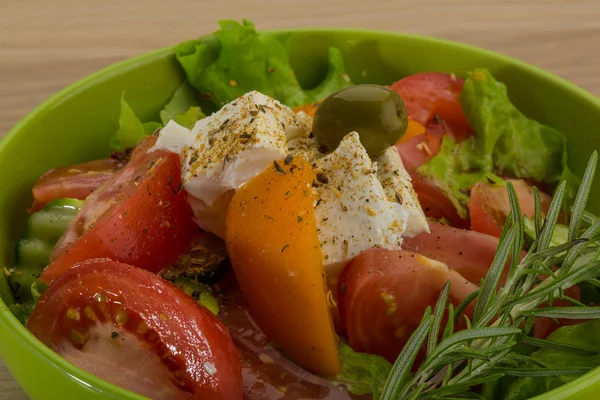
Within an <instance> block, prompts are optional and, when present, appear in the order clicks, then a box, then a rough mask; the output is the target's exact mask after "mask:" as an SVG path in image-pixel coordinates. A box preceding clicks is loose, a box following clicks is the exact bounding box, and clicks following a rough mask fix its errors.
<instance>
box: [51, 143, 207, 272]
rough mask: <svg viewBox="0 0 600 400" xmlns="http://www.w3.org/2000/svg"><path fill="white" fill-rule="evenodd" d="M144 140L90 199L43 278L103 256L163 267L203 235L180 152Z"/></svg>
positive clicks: (154, 268)
mask: <svg viewBox="0 0 600 400" xmlns="http://www.w3.org/2000/svg"><path fill="white" fill-rule="evenodd" d="M152 139H155V138H152ZM152 142H153V141H152ZM141 146H142V147H141V148H140V149H136V151H134V153H133V155H132V158H131V161H130V162H129V163H128V164H127V165H126V166H125V167H123V168H122V169H121V170H120V171H119V172H118V173H116V174H115V175H114V176H113V177H112V178H111V179H110V180H109V181H107V182H105V184H103V185H102V187H100V188H98V189H97V190H96V191H95V192H94V193H93V195H92V196H90V198H88V200H87V201H86V202H85V203H84V206H83V208H82V209H81V211H80V212H79V213H78V214H77V217H76V218H75V220H74V221H73V222H72V223H71V225H70V227H69V229H68V230H67V232H65V234H64V235H63V237H62V238H61V240H60V241H59V243H58V244H57V247H56V249H55V252H54V254H53V257H52V263H51V264H50V266H48V267H47V268H46V269H45V270H44V272H43V273H42V275H41V277H40V279H41V280H42V281H43V282H45V283H50V282H51V281H52V280H53V279H55V278H56V277H58V276H60V275H61V274H63V273H65V272H66V271H67V270H68V269H69V268H70V267H71V266H72V265H74V264H75V263H77V262H80V261H83V260H86V259H90V258H101V257H107V258H111V259H114V260H116V261H119V262H124V263H127V264H130V265H135V266H136V267H140V268H143V269H147V270H149V271H151V272H159V271H161V270H162V269H163V268H164V267H166V266H168V265H171V264H172V263H173V262H175V261H176V260H177V258H178V257H179V255H181V254H182V253H183V252H185V250H187V248H188V247H189V246H190V244H191V242H192V241H193V240H194V238H195V237H196V236H197V235H198V232H199V228H198V226H197V225H196V224H195V223H194V222H193V219H192V211H191V209H190V207H189V205H188V203H187V194H186V192H184V191H182V190H181V187H180V183H181V165H180V161H179V156H178V155H177V154H175V153H172V152H169V151H166V150H158V151H153V152H151V153H148V149H149V148H150V147H151V146H150V144H149V143H148V142H146V143H143V144H142V145H141Z"/></svg>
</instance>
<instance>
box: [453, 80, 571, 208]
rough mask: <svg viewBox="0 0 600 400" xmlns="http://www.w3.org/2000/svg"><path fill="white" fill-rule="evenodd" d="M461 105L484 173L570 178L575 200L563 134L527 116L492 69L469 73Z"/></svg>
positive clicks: (550, 179) (551, 180) (549, 179)
mask: <svg viewBox="0 0 600 400" xmlns="http://www.w3.org/2000/svg"><path fill="white" fill-rule="evenodd" d="M461 103H462V106H463V109H464V112H465V115H466V116H467V119H468V120H469V123H470V125H471V127H473V129H474V130H475V132H476V138H477V147H478V151H479V154H480V156H481V163H480V168H481V169H482V170H484V171H491V170H495V171H496V172H497V173H498V174H501V175H508V176H512V177H515V178H529V179H533V180H535V181H538V182H549V183H557V182H559V181H560V180H566V181H567V184H568V187H569V190H568V197H569V198H573V197H574V195H575V193H576V192H577V185H578V180H577V178H576V177H575V176H574V175H573V174H572V173H571V171H570V170H569V167H568V165H567V140H566V138H565V137H564V135H563V134H562V133H560V132H559V131H558V130H556V129H554V128H551V127H549V126H546V125H542V124H540V123H539V122H537V121H535V120H532V119H529V118H527V117H526V116H525V115H523V114H522V113H521V112H520V111H519V110H518V109H517V108H516V107H515V106H514V105H513V104H512V103H511V101H510V99H509V97H508V92H507V89H506V86H505V85H504V84H502V83H500V82H498V81H497V80H496V79H494V77H493V76H492V75H491V74H490V72H489V71H487V70H485V69H476V70H475V71H473V73H471V75H470V76H469V77H468V78H467V80H466V82H465V85H464V88H463V91H462V93H461Z"/></svg>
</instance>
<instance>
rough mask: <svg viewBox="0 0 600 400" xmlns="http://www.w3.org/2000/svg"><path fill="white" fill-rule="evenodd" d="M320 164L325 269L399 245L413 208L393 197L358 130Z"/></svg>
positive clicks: (318, 202) (318, 214) (318, 199)
mask: <svg viewBox="0 0 600 400" xmlns="http://www.w3.org/2000/svg"><path fill="white" fill-rule="evenodd" d="M315 165H316V173H317V175H316V177H317V178H316V181H315V184H314V185H313V186H314V187H315V188H314V191H313V193H314V195H315V218H316V221H317V232H318V235H319V241H320V242H321V249H322V252H323V261H324V264H325V266H326V268H327V267H328V266H332V267H333V266H336V267H337V266H339V263H342V262H345V261H348V260H350V259H351V258H353V257H354V256H356V255H358V254H359V253H361V252H362V251H364V250H367V249H369V248H371V247H384V248H389V249H400V247H401V245H402V233H403V232H404V230H405V228H406V223H407V220H408V216H409V215H408V212H407V211H406V210H405V209H404V207H403V206H402V205H401V204H399V203H398V202H396V201H389V200H388V197H387V194H386V192H385V190H384V188H383V186H382V185H381V182H380V181H379V178H378V176H377V165H376V164H375V163H373V161H371V159H370V158H369V156H368V154H367V152H366V150H365V148H364V147H363V146H362V144H361V143H360V139H359V136H358V133H356V132H352V133H349V134H348V135H346V136H345V137H344V139H343V140H342V141H341V143H340V145H339V146H338V148H337V149H336V150H335V151H334V152H333V153H331V154H328V155H327V156H325V157H322V158H319V159H318V160H316V161H315Z"/></svg>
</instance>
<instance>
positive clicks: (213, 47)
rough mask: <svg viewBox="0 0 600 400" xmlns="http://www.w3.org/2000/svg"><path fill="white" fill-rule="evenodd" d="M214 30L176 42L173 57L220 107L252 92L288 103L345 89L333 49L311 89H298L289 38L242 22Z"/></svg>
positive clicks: (312, 99) (227, 23) (341, 64)
mask: <svg viewBox="0 0 600 400" xmlns="http://www.w3.org/2000/svg"><path fill="white" fill-rule="evenodd" d="M219 25H220V27H221V29H220V30H218V31H217V32H215V33H214V34H213V35H210V36H206V37H203V38H201V39H199V40H194V41H187V42H184V43H181V44H180V45H179V46H177V48H176V55H177V59H178V60H179V63H180V64H181V66H182V67H183V70H184V71H185V73H186V75H187V78H188V80H189V82H190V84H191V85H192V86H193V87H194V88H196V89H198V90H199V91H200V92H201V93H203V95H204V96H209V97H210V98H211V99H212V101H213V102H214V103H215V104H216V105H218V106H222V105H224V104H226V103H229V102H230V101H232V100H234V99H236V98H238V97H239V96H242V95H243V94H245V93H247V92H249V91H252V90H257V91H259V92H261V93H263V94H265V95H267V96H270V97H273V98H276V99H278V100H279V101H281V102H282V103H284V104H286V105H288V106H290V107H295V106H300V105H304V104H309V103H312V102H315V101H317V100H319V99H321V98H323V97H326V96H327V95H329V94H331V93H332V92H335V91H337V90H340V89H342V88H344V87H346V86H347V85H348V84H349V83H348V82H346V80H345V79H344V76H345V75H344V62H343V58H342V55H341V52H340V51H339V49H336V48H330V49H329V70H328V73H327V75H326V77H325V79H324V80H323V81H322V82H321V83H320V84H319V85H318V86H317V87H315V88H313V89H310V90H305V89H303V88H302V87H301V86H300V84H299V83H298V80H297V79H296V75H295V73H294V70H293V69H292V67H291V65H290V61H289V52H288V48H289V39H290V36H289V35H288V36H282V35H277V36H275V35H272V34H264V33H258V32H256V30H255V29H254V24H252V23H251V22H249V21H246V20H244V21H243V23H242V24H240V23H238V22H236V21H221V22H219Z"/></svg>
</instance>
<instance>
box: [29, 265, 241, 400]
mask: <svg viewBox="0 0 600 400" xmlns="http://www.w3.org/2000/svg"><path fill="white" fill-rule="evenodd" d="M28 327H29V330H30V331H31V332H32V333H33V334H34V335H35V336H36V337H37V338H38V339H39V340H40V341H42V342H43V343H45V344H47V345H49V346H50V347H51V348H52V349H53V350H54V351H56V352H57V353H59V354H60V355H62V356H63V357H64V358H66V359H67V360H68V361H70V362H72V363H74V364H76V365H78V366H80V367H82V368H84V369H86V370H88V371H89V372H92V373H94V374H96V375H98V376H99V377H101V378H103V379H106V380H108V381H110V382H112V383H115V384H117V385H120V386H122V387H125V388H127V389H130V390H133V391H136V392H138V393H141V394H143V395H146V396H150V397H152V398H154V399H157V398H158V399H173V398H174V399H179V398H195V399H223V400H225V399H241V398H242V376H241V366H240V360H239V356H238V354H237V351H236V349H235V347H234V345H233V342H232V341H231V338H230V336H229V333H228V332H227V330H226V329H225V327H224V326H223V324H222V323H221V322H220V321H219V320H218V319H217V318H216V317H215V316H213V315H212V314H211V312H210V311H208V310H207V309H206V308H204V307H202V306H200V305H198V304H197V303H196V302H195V301H194V300H193V299H192V298H191V297H189V296H187V295H186V294H185V293H183V292H182V291H180V290H179V289H177V288H176V287H175V286H173V285H172V284H170V283H168V282H167V281H165V280H163V279H162V278H159V277H158V276H156V275H154V274H152V273H150V272H147V271H144V270H142V269H139V268H135V267H133V266H130V265H126V264H121V263H118V262H115V261H111V260H109V259H93V260H87V261H84V262H82V263H80V264H78V265H76V266H74V267H73V268H71V269H70V270H69V271H68V273H66V274H65V275H63V276H62V277H61V278H59V279H57V280H55V281H54V282H53V283H52V284H51V285H50V287H49V288H48V289H47V290H46V291H45V292H44V294H43V295H42V296H41V297H40V301H39V303H38V304H37V306H36V307H35V309H34V310H33V313H32V315H31V318H30V319H29V325H28Z"/></svg>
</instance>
